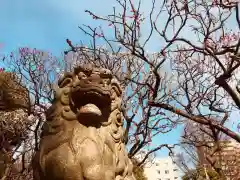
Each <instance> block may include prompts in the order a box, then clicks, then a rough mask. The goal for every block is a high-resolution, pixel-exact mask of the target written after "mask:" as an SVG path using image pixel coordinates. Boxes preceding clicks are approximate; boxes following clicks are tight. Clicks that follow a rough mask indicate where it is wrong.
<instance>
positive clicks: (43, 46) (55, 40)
mask: <svg viewBox="0 0 240 180" xmlns="http://www.w3.org/2000/svg"><path fill="white" fill-rule="evenodd" d="M149 1H150V0H148V1H144V2H145V4H144V8H146V9H147V8H148V7H150V5H151V4H150V3H147V2H149ZM86 2H87V3H86ZM150 2H151V1H150ZM115 5H116V2H115V1H114V0H101V1H100V0H88V1H84V0H41V1H40V0H0V22H1V23H0V44H1V49H0V54H8V53H10V52H11V51H15V50H17V49H18V48H19V47H31V48H37V49H40V50H44V51H48V52H51V53H52V54H53V55H56V56H61V53H62V52H63V51H64V50H65V49H66V48H68V46H67V44H66V43H65V39H66V38H69V39H71V40H72V42H73V44H75V43H80V41H81V40H82V41H87V40H88V38H87V37H86V36H84V34H83V33H81V31H80V30H79V29H78V26H79V25H82V24H88V25H96V22H95V21H93V20H92V19H91V18H90V17H89V16H88V15H87V14H86V13H85V12H84V11H85V10H86V9H89V10H91V11H93V12H94V13H97V14H99V15H107V14H108V13H111V12H112V7H113V6H115ZM156 40H158V39H156ZM158 47H159V43H158V44H157V43H153V44H151V45H150V50H153V51H154V50H156V49H157V48H158ZM179 136H180V129H176V130H175V131H172V132H170V133H167V134H164V135H161V136H159V137H158V138H157V140H155V142H154V144H160V143H169V144H173V143H176V142H177V140H178V138H179ZM167 152H168V151H165V150H164V151H160V152H159V153H158V155H159V156H166V155H167Z"/></svg>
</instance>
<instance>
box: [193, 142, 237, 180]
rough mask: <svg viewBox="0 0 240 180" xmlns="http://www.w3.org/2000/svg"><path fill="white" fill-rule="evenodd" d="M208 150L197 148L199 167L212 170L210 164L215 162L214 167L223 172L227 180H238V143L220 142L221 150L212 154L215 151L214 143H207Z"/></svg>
mask: <svg viewBox="0 0 240 180" xmlns="http://www.w3.org/2000/svg"><path fill="white" fill-rule="evenodd" d="M209 146H210V148H209V147H208V148H206V147H199V148H198V157H199V162H200V164H199V166H202V167H208V168H212V165H210V162H209V161H211V162H216V164H215V166H216V167H219V168H221V169H222V170H223V172H224V174H225V176H226V178H227V179H229V180H239V179H240V143H238V142H236V141H235V140H225V141H221V143H220V147H221V150H219V151H217V152H215V153H214V154H212V152H213V151H214V150H215V146H214V143H212V146H211V143H209Z"/></svg>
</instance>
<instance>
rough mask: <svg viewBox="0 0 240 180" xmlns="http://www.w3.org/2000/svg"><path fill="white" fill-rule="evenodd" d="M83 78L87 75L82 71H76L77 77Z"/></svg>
mask: <svg viewBox="0 0 240 180" xmlns="http://www.w3.org/2000/svg"><path fill="white" fill-rule="evenodd" d="M85 78H87V75H86V74H85V73H84V72H79V73H78V79H85Z"/></svg>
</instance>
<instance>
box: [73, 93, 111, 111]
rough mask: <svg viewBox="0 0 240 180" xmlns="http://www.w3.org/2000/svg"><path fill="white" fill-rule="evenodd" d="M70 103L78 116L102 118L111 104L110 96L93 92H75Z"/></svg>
mask: <svg viewBox="0 0 240 180" xmlns="http://www.w3.org/2000/svg"><path fill="white" fill-rule="evenodd" d="M72 101H73V106H74V109H75V110H76V111H77V114H78V115H95V116H102V115H103V113H104V110H105V109H107V108H109V107H110V104H111V99H110V96H108V95H106V94H102V93H100V92H99V91H95V90H89V91H77V92H75V93H73V94H72Z"/></svg>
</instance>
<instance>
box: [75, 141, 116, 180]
mask: <svg viewBox="0 0 240 180" xmlns="http://www.w3.org/2000/svg"><path fill="white" fill-rule="evenodd" d="M79 150H80V151H79V155H80V156H81V160H80V162H81V167H82V171H83V176H84V179H86V180H114V179H115V172H114V171H113V170H114V169H113V167H108V166H105V165H104V159H103V156H102V154H101V153H100V151H99V147H98V146H97V144H96V143H95V142H94V141H93V140H91V139H85V140H84V141H83V142H82V143H81V148H80V149H79Z"/></svg>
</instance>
